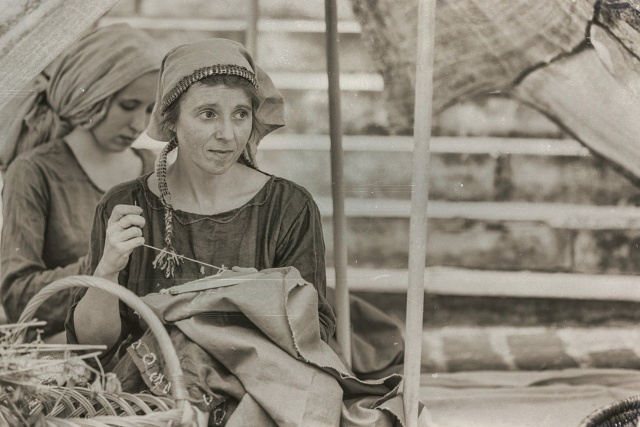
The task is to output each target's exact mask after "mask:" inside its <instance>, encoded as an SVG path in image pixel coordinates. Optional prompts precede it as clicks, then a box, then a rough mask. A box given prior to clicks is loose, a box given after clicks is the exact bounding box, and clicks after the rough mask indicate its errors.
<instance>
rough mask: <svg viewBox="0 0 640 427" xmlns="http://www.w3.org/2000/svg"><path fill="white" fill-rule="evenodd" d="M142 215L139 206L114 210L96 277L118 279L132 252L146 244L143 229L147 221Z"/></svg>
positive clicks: (121, 207) (118, 206)
mask: <svg viewBox="0 0 640 427" xmlns="http://www.w3.org/2000/svg"><path fill="white" fill-rule="evenodd" d="M141 213H142V208H141V207H139V206H131V205H117V206H116V207H115V208H113V211H112V212H111V217H110V218H109V223H108V224H107V231H106V236H105V244H104V251H103V253H102V258H101V259H100V262H99V263H98V266H97V267H96V270H95V273H94V275H95V276H99V277H104V278H106V279H111V280H114V279H117V275H118V273H120V271H121V270H122V269H123V268H124V267H125V266H126V265H127V262H129V255H131V252H133V250H134V249H135V248H137V247H138V246H141V245H143V244H144V237H142V227H144V224H145V219H144V218H143V217H142V216H141V215H140V214H141Z"/></svg>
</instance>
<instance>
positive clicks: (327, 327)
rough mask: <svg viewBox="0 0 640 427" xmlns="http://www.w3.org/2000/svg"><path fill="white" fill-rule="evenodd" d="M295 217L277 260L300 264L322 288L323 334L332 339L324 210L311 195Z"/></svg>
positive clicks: (305, 276) (279, 263)
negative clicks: (321, 214) (321, 217)
mask: <svg viewBox="0 0 640 427" xmlns="http://www.w3.org/2000/svg"><path fill="white" fill-rule="evenodd" d="M292 218H294V221H293V222H292V223H291V224H290V226H289V227H288V229H287V230H286V232H285V234H284V236H283V238H282V239H280V241H279V244H278V247H277V249H276V260H275V263H276V265H277V266H279V267H289V266H293V267H295V268H297V269H298V271H300V274H301V275H302V278H303V279H305V280H306V281H307V282H310V283H312V284H313V286H315V288H316V289H317V291H318V315H319V317H320V335H321V337H322V339H323V340H324V341H328V340H329V338H330V337H331V336H333V334H334V333H335V323H336V319H335V315H334V313H333V310H332V308H331V306H330V305H329V303H328V302H327V299H326V295H327V277H326V268H325V261H324V257H325V246H324V237H323V235H322V223H321V219H320V211H319V209H318V206H317V205H316V203H315V202H314V201H313V199H312V198H311V197H309V199H308V201H307V203H306V204H305V205H304V206H303V208H302V210H301V211H300V212H298V213H297V214H294V215H293V216H292Z"/></svg>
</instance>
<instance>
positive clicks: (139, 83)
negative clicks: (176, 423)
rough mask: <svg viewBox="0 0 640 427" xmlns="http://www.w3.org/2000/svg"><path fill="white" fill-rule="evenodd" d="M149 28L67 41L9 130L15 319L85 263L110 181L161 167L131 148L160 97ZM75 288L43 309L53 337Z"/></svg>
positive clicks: (5, 294)
mask: <svg viewBox="0 0 640 427" xmlns="http://www.w3.org/2000/svg"><path fill="white" fill-rule="evenodd" d="M154 49H155V47H154V43H153V40H152V39H151V38H150V37H149V36H148V35H147V34H146V33H144V32H142V31H139V30H135V29H133V28H131V27H129V26H128V25H124V24H119V25H113V26H108V27H103V28H100V29H97V30H94V31H92V32H90V33H88V34H86V35H85V36H84V37H82V38H81V39H79V40H78V41H77V42H76V43H75V44H73V45H72V46H70V47H69V48H67V49H66V50H65V51H64V52H63V53H62V54H61V55H60V56H59V57H58V58H57V59H56V60H55V61H54V62H53V63H52V64H51V65H50V66H49V67H47V69H46V70H45V71H43V73H41V74H40V75H39V76H38V77H37V78H36V79H35V80H34V81H33V82H32V84H31V87H30V88H27V91H29V92H28V93H30V96H29V97H28V98H27V99H24V100H21V101H20V103H19V104H20V105H18V106H17V107H16V106H14V107H13V108H14V109H13V110H12V111H11V112H9V114H14V115H15V120H14V123H13V125H12V126H10V127H9V128H8V129H5V132H4V134H3V136H2V139H3V140H2V144H3V145H2V147H3V151H2V155H1V156H0V163H1V166H2V170H3V171H4V172H5V173H4V177H3V181H4V187H3V193H2V196H3V229H2V239H1V253H0V259H1V265H0V267H1V270H2V275H1V290H0V293H1V296H2V304H3V307H4V309H5V311H6V314H7V317H8V320H9V321H11V322H15V321H17V319H18V317H19V315H20V313H21V312H22V310H23V309H24V307H25V305H26V304H27V302H28V301H29V300H30V299H31V298H32V297H33V296H34V295H35V294H36V293H37V292H38V291H39V290H40V289H42V288H43V287H44V286H46V285H47V284H49V283H50V282H52V281H54V280H56V279H59V278H62V277H66V276H69V275H76V274H82V273H84V272H85V271H86V268H87V264H86V254H87V251H88V248H89V242H90V232H91V224H92V220H93V216H94V212H95V207H96V205H97V204H98V202H99V200H100V199H101V197H102V196H103V195H104V193H105V192H106V191H107V190H108V189H109V188H111V187H112V186H114V185H116V184H119V183H121V182H123V181H128V180H130V179H133V178H135V177H137V176H140V175H142V174H143V173H147V172H149V171H152V170H153V165H154V161H155V157H156V156H155V154H154V153H153V152H151V151H149V150H137V149H133V148H131V144H132V143H133V141H134V140H135V139H136V138H137V137H138V136H139V135H140V133H141V132H142V131H143V130H144V129H145V128H146V126H147V124H148V121H149V117H150V114H151V111H152V109H153V105H154V102H155V96H154V93H155V87H156V84H157V78H158V62H159V59H158V58H159V57H158V56H157V55H156V54H154ZM71 300H72V293H71V292H70V291H69V292H64V293H60V294H59V295H56V296H55V297H53V298H52V299H50V300H48V301H47V302H46V303H45V304H44V305H43V306H42V307H41V308H40V309H39V311H38V313H37V314H36V317H37V318H38V319H41V320H46V321H47V326H46V327H45V336H47V335H51V334H54V333H59V332H62V331H63V330H64V321H65V318H66V314H67V311H68V308H69V306H70V303H71Z"/></svg>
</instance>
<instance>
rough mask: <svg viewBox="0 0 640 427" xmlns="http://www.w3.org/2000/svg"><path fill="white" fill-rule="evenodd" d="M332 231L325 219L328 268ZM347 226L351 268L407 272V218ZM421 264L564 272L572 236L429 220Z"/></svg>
mask: <svg viewBox="0 0 640 427" xmlns="http://www.w3.org/2000/svg"><path fill="white" fill-rule="evenodd" d="M331 226H332V225H331V220H330V218H324V219H323V228H324V234H325V243H326V246H327V263H328V264H329V265H331V263H332V256H333V255H332V254H333V248H332V246H333V235H332V229H331ZM347 226H348V230H347V232H348V236H347V244H348V251H349V264H350V265H351V266H354V267H370V268H407V265H408V259H409V256H408V252H409V220H408V218H407V219H404V218H362V217H359V218H349V219H348V221H347ZM426 263H427V265H445V266H456V267H465V268H476V269H489V270H491V269H498V270H511V269H514V270H518V269H522V270H545V271H569V269H570V268H571V236H570V235H567V234H566V233H563V232H560V231H558V230H555V229H552V228H550V227H548V226H546V225H543V224H539V223H528V222H527V223H520V222H517V223H512V222H508V223H499V224H495V223H487V222H480V221H466V220H458V219H451V220H430V221H429V224H428V232H427V259H426Z"/></svg>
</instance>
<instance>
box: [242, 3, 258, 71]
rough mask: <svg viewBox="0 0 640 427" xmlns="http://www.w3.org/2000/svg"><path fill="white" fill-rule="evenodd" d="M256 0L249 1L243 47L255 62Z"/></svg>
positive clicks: (256, 54)
mask: <svg viewBox="0 0 640 427" xmlns="http://www.w3.org/2000/svg"><path fill="white" fill-rule="evenodd" d="M258 7H259V6H258V0H249V14H248V16H247V29H246V32H245V41H244V44H245V47H246V48H247V50H248V51H249V53H250V54H251V56H253V60H254V61H256V60H257V57H258V16H259V14H260V11H259V9H258Z"/></svg>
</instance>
